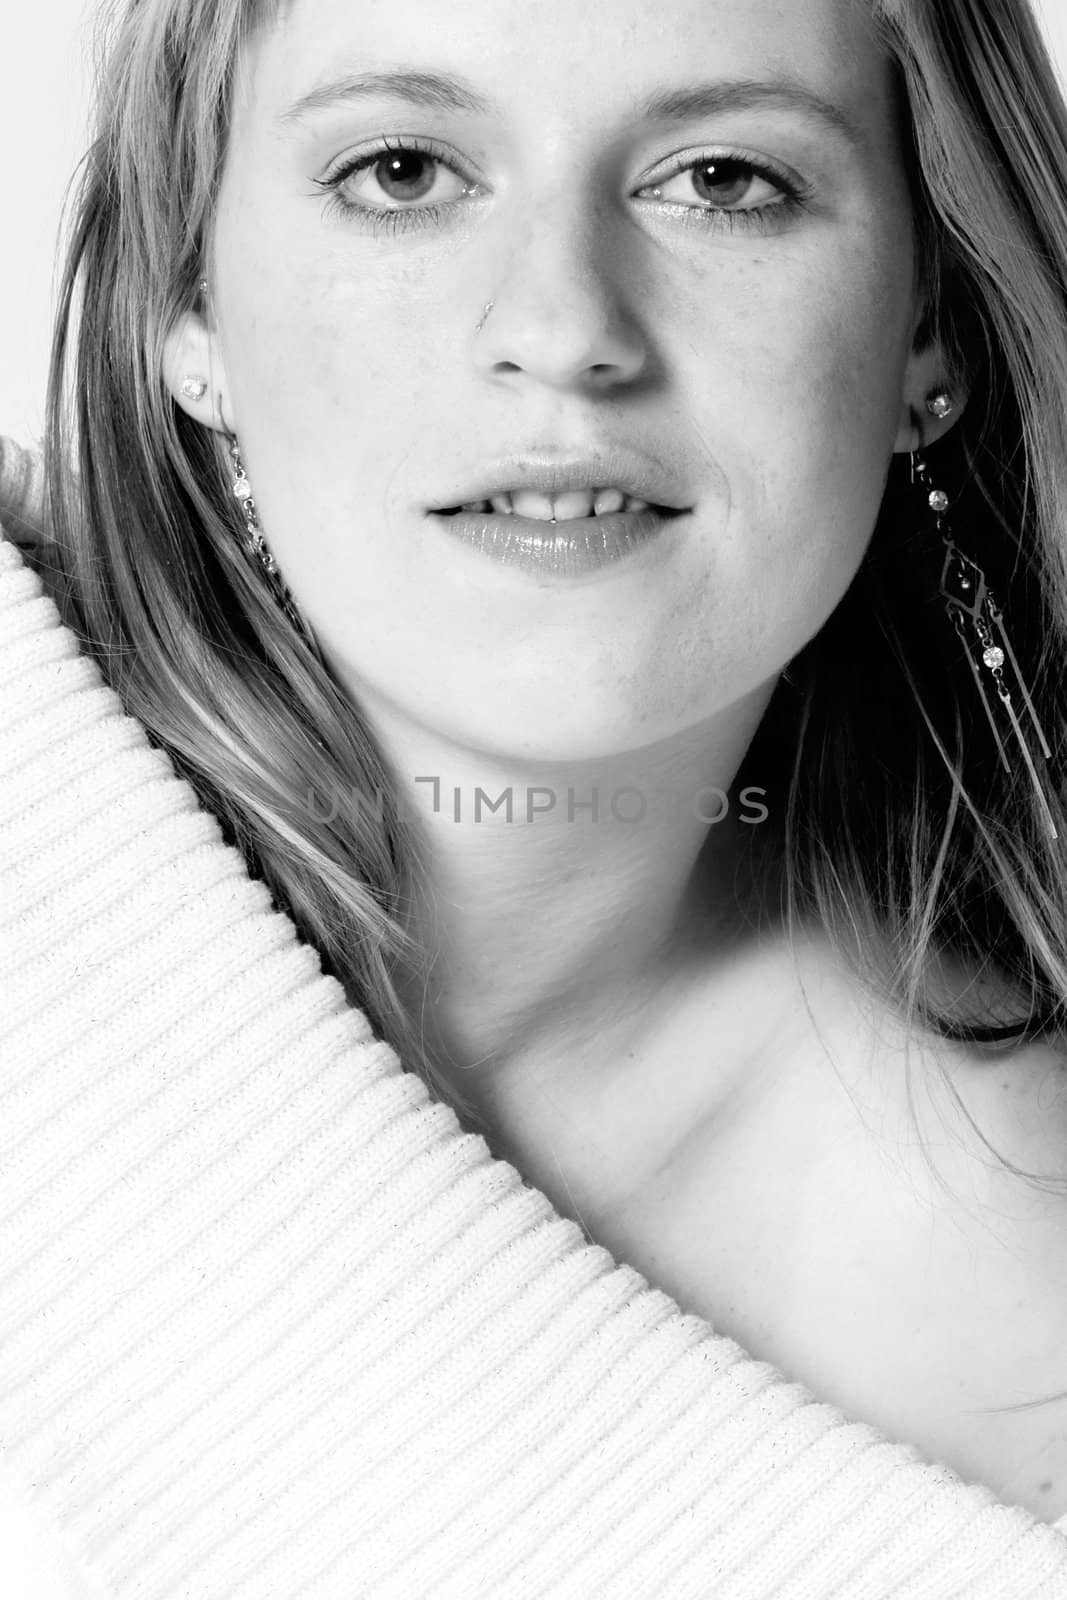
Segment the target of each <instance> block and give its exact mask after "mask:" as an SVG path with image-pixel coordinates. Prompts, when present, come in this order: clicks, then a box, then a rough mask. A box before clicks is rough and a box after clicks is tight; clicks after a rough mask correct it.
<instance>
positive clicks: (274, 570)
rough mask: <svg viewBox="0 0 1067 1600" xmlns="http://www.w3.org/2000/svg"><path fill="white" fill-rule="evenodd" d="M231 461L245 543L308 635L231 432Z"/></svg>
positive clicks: (295, 623) (299, 628) (293, 620)
mask: <svg viewBox="0 0 1067 1600" xmlns="http://www.w3.org/2000/svg"><path fill="white" fill-rule="evenodd" d="M230 460H231V463H232V467H233V497H234V499H235V500H236V501H237V502H238V504H239V505H240V507H241V510H242V511H243V512H244V519H245V526H244V542H245V547H246V549H247V550H248V552H249V554H250V555H253V556H255V558H256V560H257V561H258V563H259V565H260V567H261V568H262V570H263V572H264V574H265V575H266V578H267V582H268V584H269V585H270V588H271V590H272V592H273V594H274V597H275V599H276V600H277V602H278V604H279V605H280V607H281V608H282V610H283V611H284V612H285V614H286V616H287V617H288V618H289V621H290V622H291V623H292V624H293V627H294V628H295V629H296V630H297V632H298V633H300V634H303V636H304V637H305V638H307V637H308V633H307V629H306V628H305V626H304V624H303V622H302V620H301V618H300V616H299V614H298V612H297V610H296V606H295V603H294V601H293V597H292V595H291V594H290V593H289V590H288V589H287V588H286V586H285V583H284V581H283V579H282V576H281V573H280V572H279V571H278V564H277V562H276V561H275V559H274V557H273V555H272V554H271V552H270V550H269V549H268V548H267V542H266V540H265V539H264V537H263V530H262V529H261V528H260V525H259V513H258V512H257V511H256V502H255V499H254V498H253V495H252V485H251V484H250V483H249V481H248V474H247V473H246V472H245V468H244V462H243V461H242V460H241V447H240V445H239V443H238V441H237V437H236V435H235V434H231V435H230Z"/></svg>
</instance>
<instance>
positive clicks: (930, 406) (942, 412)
mask: <svg viewBox="0 0 1067 1600" xmlns="http://www.w3.org/2000/svg"><path fill="white" fill-rule="evenodd" d="M926 409H927V411H929V413H930V415H931V416H932V417H936V418H937V419H938V421H939V422H943V421H944V420H945V418H946V417H951V415H952V413H953V412H954V411H955V409H956V402H955V401H954V400H953V398H952V396H951V395H950V394H946V392H945V391H944V390H943V389H939V390H938V391H937V392H936V393H935V394H932V395H931V396H930V398H929V399H928V400H927V402H926Z"/></svg>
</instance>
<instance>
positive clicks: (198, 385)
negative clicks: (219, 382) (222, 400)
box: [182, 377, 207, 400]
mask: <svg viewBox="0 0 1067 1600" xmlns="http://www.w3.org/2000/svg"><path fill="white" fill-rule="evenodd" d="M182 394H183V395H184V396H185V398H186V400H202V399H203V398H204V396H205V395H206V394H207V384H206V383H205V382H204V380H203V378H192V377H190V378H185V379H183V381H182Z"/></svg>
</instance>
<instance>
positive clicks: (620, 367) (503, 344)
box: [471, 206, 649, 390]
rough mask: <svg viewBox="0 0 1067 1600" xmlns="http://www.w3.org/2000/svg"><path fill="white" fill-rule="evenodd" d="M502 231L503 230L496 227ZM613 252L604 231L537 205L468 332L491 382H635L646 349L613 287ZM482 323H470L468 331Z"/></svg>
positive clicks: (556, 385) (563, 386)
mask: <svg viewBox="0 0 1067 1600" xmlns="http://www.w3.org/2000/svg"><path fill="white" fill-rule="evenodd" d="M502 225H505V224H503V223H502ZM619 256H620V252H619V251H618V250H617V249H613V248H612V240H611V239H610V238H609V237H608V229H607V228H605V227H601V226H597V225H596V224H595V223H594V222H591V221H590V218H589V216H588V215H586V217H585V218H584V219H576V218H575V217H574V215H573V213H572V212H570V211H568V212H567V214H566V215H560V213H559V210H558V209H557V208H554V207H552V208H550V207H547V206H546V207H544V208H541V209H539V210H538V211H537V213H536V215H533V214H531V213H530V212H527V214H526V221H525V226H524V227H523V228H522V230H521V233H520V236H519V237H518V238H514V239H511V240H509V244H508V250H507V260H506V262H505V264H504V267H503V270H502V271H500V272H498V273H497V274H496V275H495V276H494V277H493V278H492V280H491V283H490V288H491V294H486V295H484V296H483V297H482V299H481V300H480V301H479V302H478V306H479V308H480V309H481V310H484V308H485V306H486V304H487V303H488V301H489V300H490V299H491V300H492V310H491V311H490V313H489V315H488V316H487V317H485V318H484V325H482V326H479V327H478V331H477V332H476V333H475V334H474V351H475V361H476V364H477V366H478V368H479V370H480V372H481V373H482V374H483V375H484V376H485V377H487V378H489V379H491V380H494V381H507V380H509V379H511V380H514V381H521V379H522V378H523V377H526V378H528V379H532V380H534V381H536V382H537V383H539V384H542V385H544V386H546V387H548V388H553V389H560V390H570V389H575V388H588V389H603V388H609V389H610V388H614V387H615V386H617V385H621V384H632V383H633V382H634V381H635V379H637V378H639V377H640V376H641V375H642V373H643V372H644V371H645V369H646V367H647V365H648V362H649V350H648V341H647V339H646V337H645V335H644V333H643V332H642V330H641V327H640V325H639V322H638V319H637V316H636V312H635V311H634V309H633V308H632V305H631V304H628V303H627V297H626V295H625V294H624V293H622V292H621V291H620V289H619V286H618V282H617V275H618V270H619ZM482 321H483V319H482V318H476V317H474V316H472V317H471V324H472V326H474V325H475V323H476V322H478V323H481V322H482Z"/></svg>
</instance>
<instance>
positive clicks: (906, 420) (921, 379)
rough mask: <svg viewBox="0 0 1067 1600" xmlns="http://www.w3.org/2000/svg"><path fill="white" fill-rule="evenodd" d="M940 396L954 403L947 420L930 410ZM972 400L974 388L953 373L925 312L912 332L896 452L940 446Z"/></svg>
mask: <svg viewBox="0 0 1067 1600" xmlns="http://www.w3.org/2000/svg"><path fill="white" fill-rule="evenodd" d="M937 395H946V396H947V397H948V399H949V401H950V402H951V407H952V409H951V410H950V411H949V412H948V413H947V414H946V415H945V416H943V417H939V416H938V415H936V413H935V412H932V411H931V410H930V402H931V401H932V400H933V399H934V397H935V396H937ZM969 397H970V385H969V383H968V382H967V379H966V377H965V375H963V374H961V373H959V372H955V373H954V372H953V369H952V366H951V365H950V363H949V361H948V359H947V357H946V355H945V351H944V348H943V346H942V344H941V342H940V340H939V339H937V338H931V337H929V334H928V323H927V318H926V313H925V309H924V310H923V311H922V312H920V313H919V315H918V316H917V318H916V323H915V327H914V328H913V330H912V347H911V354H910V355H909V357H908V364H907V367H906V369H905V373H904V392H903V395H902V396H901V407H900V419H899V424H898V427H897V439H896V444H895V445H894V446H893V449H894V452H895V453H896V454H897V455H909V454H910V453H911V452H912V451H914V450H925V449H926V448H927V446H928V445H932V444H936V443H937V441H938V439H941V438H943V437H944V435H945V434H946V433H948V431H949V429H950V428H954V427H955V426H956V423H957V422H958V421H959V419H960V417H961V416H962V415H963V412H964V410H965V408H966V405H967V401H968V399H969Z"/></svg>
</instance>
